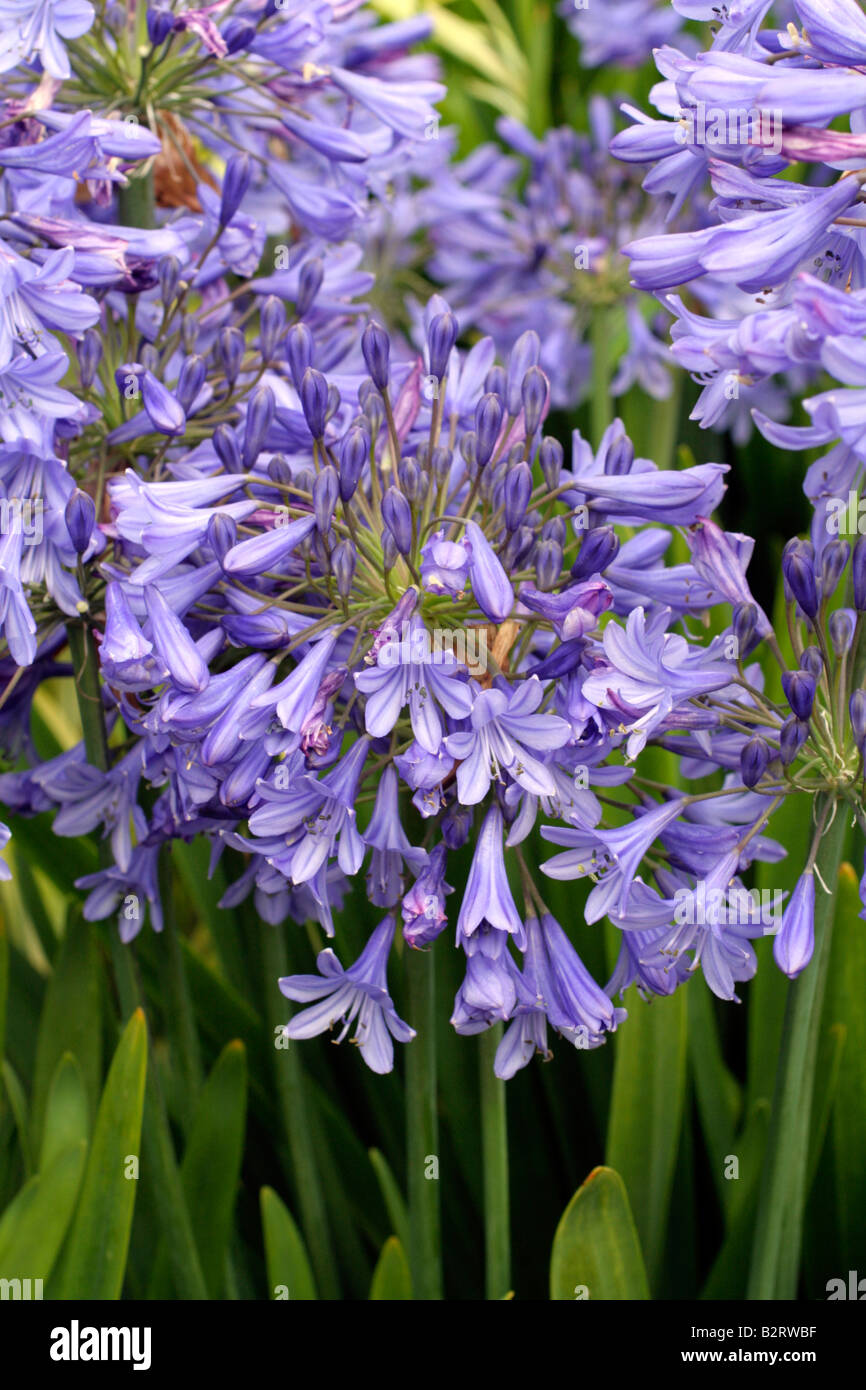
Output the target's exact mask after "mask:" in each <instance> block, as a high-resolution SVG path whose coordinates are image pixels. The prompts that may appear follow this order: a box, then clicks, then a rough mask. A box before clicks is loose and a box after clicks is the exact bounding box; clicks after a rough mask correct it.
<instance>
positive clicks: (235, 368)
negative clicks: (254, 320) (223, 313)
mask: <svg viewBox="0 0 866 1390" xmlns="http://www.w3.org/2000/svg"><path fill="white" fill-rule="evenodd" d="M244 347H245V343H244V335H243V333H241V331H240V329H239V328H223V329H221V330H220V334H219V337H218V338H217V349H218V352H219V357H220V361H221V363H222V367H223V371H224V372H225V377H226V381H227V382H228V384H229V386H234V384H235V382H236V381H237V379H238V375H239V373H240V370H241V362H242V361H243V356H244Z"/></svg>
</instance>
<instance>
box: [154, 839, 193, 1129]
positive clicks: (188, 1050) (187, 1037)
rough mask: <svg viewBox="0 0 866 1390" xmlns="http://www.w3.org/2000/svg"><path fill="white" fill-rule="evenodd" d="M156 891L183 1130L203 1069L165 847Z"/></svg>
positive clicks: (168, 1022) (167, 1020)
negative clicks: (161, 926) (160, 906)
mask: <svg viewBox="0 0 866 1390" xmlns="http://www.w3.org/2000/svg"><path fill="white" fill-rule="evenodd" d="M159 895H160V900H161V902H162V920H163V932H162V939H163V944H164V950H165V972H164V981H165V989H166V1004H167V1019H166V1022H167V1027H168V1032H169V1037H170V1038H171V1041H172V1051H173V1054H174V1056H175V1058H176V1059H177V1065H178V1071H179V1073H180V1079H181V1090H180V1103H181V1110H182V1112H183V1128H184V1130H185V1131H186V1129H187V1127H188V1125H189V1123H190V1121H191V1119H192V1116H193V1112H194V1110H195V1103H196V1101H197V1099H198V1095H199V1091H200V1090H201V1087H202V1082H203V1080H204V1069H203V1067H202V1059H201V1047H200V1046H199V1038H198V1029H197V1028H196V1023H195V1014H194V1012H193V1005H192V997H191V995H190V992H189V984H188V982H187V978H186V969H185V967H184V963H183V952H182V951H181V946H180V936H179V934H178V927H177V919H176V914H175V910H174V881H173V878H172V872H171V860H170V859H169V854H168V848H167V847H166V848H165V849H163V851H162V853H161V855H160V865H159Z"/></svg>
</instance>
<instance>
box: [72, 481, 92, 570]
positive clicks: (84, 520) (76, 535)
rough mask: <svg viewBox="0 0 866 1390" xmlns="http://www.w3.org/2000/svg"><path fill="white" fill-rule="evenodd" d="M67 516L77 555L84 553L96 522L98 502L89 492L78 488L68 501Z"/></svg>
mask: <svg viewBox="0 0 866 1390" xmlns="http://www.w3.org/2000/svg"><path fill="white" fill-rule="evenodd" d="M65 517H66V529H67V531H68V532H69V539H70V540H71V541H72V548H73V550H74V551H75V553H76V555H83V554H84V552H85V550H86V549H87V547H88V546H89V545H90V537H91V536H92V535H93V528H94V525H95V524H96V503H95V502H94V500H93V498H92V497H91V496H90V494H89V493H87V492H82V491H81V488H76V489H75V491H74V492H73V493H72V494H71V496H70V498H69V501H68V502H67V503H66V511H65Z"/></svg>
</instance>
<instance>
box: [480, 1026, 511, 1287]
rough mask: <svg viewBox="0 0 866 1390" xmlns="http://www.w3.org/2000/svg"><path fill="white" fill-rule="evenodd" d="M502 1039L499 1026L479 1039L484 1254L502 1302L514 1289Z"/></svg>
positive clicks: (489, 1284) (488, 1277) (489, 1278)
mask: <svg viewBox="0 0 866 1390" xmlns="http://www.w3.org/2000/svg"><path fill="white" fill-rule="evenodd" d="M501 1038H502V1024H501V1023H497V1024H495V1025H494V1026H493V1027H492V1028H488V1030H487V1032H486V1033H482V1034H481V1037H480V1039H479V1063H480V1069H481V1073H480V1080H481V1149H482V1166H483V1170H484V1252H485V1268H486V1281H485V1283H486V1290H487V1297H488V1298H489V1299H502V1298H504V1297H505V1295H506V1294H507V1293H508V1292H509V1290H510V1288H511V1222H510V1217H509V1198H508V1121H507V1116H506V1111H505V1082H504V1081H500V1080H499V1078H498V1077H497V1076H496V1075H495V1073H494V1071H493V1062H494V1058H495V1057H496V1049H497V1048H498V1046H499V1043H500V1040H501Z"/></svg>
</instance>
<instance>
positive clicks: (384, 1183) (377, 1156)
mask: <svg viewBox="0 0 866 1390" xmlns="http://www.w3.org/2000/svg"><path fill="white" fill-rule="evenodd" d="M369 1152H370V1162H371V1163H372V1165H373V1172H374V1173H375V1174H376V1178H377V1179H378V1182H379V1189H380V1191H381V1193H382V1200H383V1202H384V1203H385V1208H386V1210H387V1212H388V1220H389V1221H390V1222H391V1225H392V1226H393V1228H394V1230H395V1231H396V1233H397V1239H398V1241H399V1242H400V1244H401V1245H402V1247H403V1249H404V1250H408V1248H409V1212H408V1210H407V1207H406V1202H405V1199H404V1197H403V1193H402V1192H401V1191H400V1188H399V1186H398V1184H397V1179H396V1178H395V1177H394V1174H393V1173H392V1172H391V1169H390V1168H389V1166H388V1160H387V1159H386V1158H385V1155H384V1154H383V1153H380V1151H379V1150H378V1149H370V1151H369Z"/></svg>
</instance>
